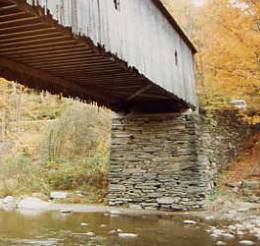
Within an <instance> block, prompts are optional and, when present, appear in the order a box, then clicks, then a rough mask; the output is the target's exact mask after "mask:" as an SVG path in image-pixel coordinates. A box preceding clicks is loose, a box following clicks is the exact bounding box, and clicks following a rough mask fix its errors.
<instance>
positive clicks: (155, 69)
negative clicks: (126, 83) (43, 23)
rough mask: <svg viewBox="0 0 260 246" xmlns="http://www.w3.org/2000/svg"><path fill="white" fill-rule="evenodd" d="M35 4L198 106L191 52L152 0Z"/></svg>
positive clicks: (60, 0) (41, 1)
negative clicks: (116, 5) (115, 2)
mask: <svg viewBox="0 0 260 246" xmlns="http://www.w3.org/2000/svg"><path fill="white" fill-rule="evenodd" d="M27 2H28V3H30V4H32V1H31V0H27ZM38 2H39V4H40V5H41V6H43V7H45V8H46V9H49V11H50V12H51V14H52V15H53V17H54V18H55V19H57V20H58V21H59V22H60V24H62V25H64V26H70V27H72V30H73V32H74V33H77V34H83V35H85V36H88V37H90V38H91V39H92V40H93V42H94V43H95V44H101V45H102V46H104V47H105V49H106V51H109V52H111V53H113V54H115V55H117V57H118V58H120V59H122V60H124V61H126V62H127V63H128V64H129V66H132V67H135V68H136V69H137V70H138V71H139V72H140V73H141V74H144V75H145V77H147V78H148V79H149V80H151V81H152V82H153V83H155V84H157V85H159V86H160V87H162V88H164V89H166V90H167V91H169V92H171V93H173V94H174V95H176V96H177V97H179V98H181V99H183V100H184V101H186V102H188V103H190V104H192V105H194V106H196V105H197V99H196V93H195V85H194V71H193V65H194V64H193V52H192V50H191V48H190V47H189V45H188V44H187V42H185V40H184V39H183V38H182V36H181V35H180V33H179V32H178V31H177V30H175V29H174V28H173V26H172V25H171V24H170V22H169V20H168V19H167V18H166V17H165V16H164V14H163V13H162V12H161V11H160V10H159V8H158V7H157V6H156V5H155V4H154V2H153V1H152V0H142V1H140V0H120V1H119V2H120V8H119V9H116V8H115V4H114V0H49V1H48V0H39V1H38ZM176 52H177V64H176V55H175V53H176Z"/></svg>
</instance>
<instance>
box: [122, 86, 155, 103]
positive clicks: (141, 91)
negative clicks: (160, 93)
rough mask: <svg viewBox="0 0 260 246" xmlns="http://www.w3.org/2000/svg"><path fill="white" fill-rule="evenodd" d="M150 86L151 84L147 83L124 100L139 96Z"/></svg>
mask: <svg viewBox="0 0 260 246" xmlns="http://www.w3.org/2000/svg"><path fill="white" fill-rule="evenodd" d="M151 87H152V85H147V86H145V87H142V88H141V89H139V90H137V91H136V92H135V93H134V94H133V95H131V96H130V97H128V98H127V99H126V101H131V100H133V99H134V98H135V97H137V96H140V95H141V94H142V93H144V92H145V91H147V90H149V89H150V88H151Z"/></svg>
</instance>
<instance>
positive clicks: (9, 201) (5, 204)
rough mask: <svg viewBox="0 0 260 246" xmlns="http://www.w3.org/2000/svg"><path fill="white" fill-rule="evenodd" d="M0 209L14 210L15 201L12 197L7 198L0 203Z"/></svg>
mask: <svg viewBox="0 0 260 246" xmlns="http://www.w3.org/2000/svg"><path fill="white" fill-rule="evenodd" d="M1 208H2V209H4V210H6V211H10V210H14V209H15V208H16V199H15V198H14V197H13V196H7V197H5V198H4V199H2V201H1Z"/></svg>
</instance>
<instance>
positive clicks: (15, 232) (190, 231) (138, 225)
mask: <svg viewBox="0 0 260 246" xmlns="http://www.w3.org/2000/svg"><path fill="white" fill-rule="evenodd" d="M116 230H118V232H121V233H134V234H137V235H138V236H137V237H136V236H135V235H132V234H131V235H128V234H120V233H118V232H117V233H115V231H116ZM90 232H93V233H90ZM94 234H95V235H94ZM0 245H1V246H2V245H3V246H8V245H17V246H18V245H19V246H20V245H25V246H26V245H37V246H39V245H40V246H41V245H42V246H53V245H58V246H59V245H64V246H70V245H77V246H78V245H79V246H81V245H82V246H83V245H93V246H94V245H95V246H98V245H109V246H110V245H111V246H119V245H122V246H124V245H127V246H139V245H140V246H153V245H156V246H157V245H158V246H159V245H160V246H161V245H173V246H211V245H216V241H214V240H213V239H212V238H211V237H210V235H209V234H208V233H207V232H206V225H203V224H200V223H197V224H195V225H185V224H184V223H183V218H182V217H181V216H176V218H171V219H169V218H162V217H160V216H154V215H138V216H125V215H115V214H109V213H68V214H65V213H62V212H53V211H48V212H43V213H40V214H39V213H32V211H30V212H28V211H27V212H26V211H23V212H22V211H12V212H4V211H1V212H0ZM228 245H238V244H237V241H236V240H233V241H229V243H228Z"/></svg>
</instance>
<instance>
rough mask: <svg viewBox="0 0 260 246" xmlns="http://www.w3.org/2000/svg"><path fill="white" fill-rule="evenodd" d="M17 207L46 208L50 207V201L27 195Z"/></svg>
mask: <svg viewBox="0 0 260 246" xmlns="http://www.w3.org/2000/svg"><path fill="white" fill-rule="evenodd" d="M17 207H18V208H19V209H34V210H45V209H48V207H49V203H48V202H45V201H43V200H41V199H39V198H36V197H27V198H24V199H22V200H21V201H20V202H19V203H18V205H17Z"/></svg>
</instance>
